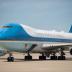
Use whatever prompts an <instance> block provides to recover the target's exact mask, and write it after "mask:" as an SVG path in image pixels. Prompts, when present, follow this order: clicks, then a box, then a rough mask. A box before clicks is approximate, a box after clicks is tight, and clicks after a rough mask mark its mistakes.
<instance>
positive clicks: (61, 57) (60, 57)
mask: <svg viewBox="0 0 72 72" xmlns="http://www.w3.org/2000/svg"><path fill="white" fill-rule="evenodd" d="M58 60H66V58H65V56H58Z"/></svg>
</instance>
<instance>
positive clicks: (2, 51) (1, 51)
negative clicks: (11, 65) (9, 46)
mask: <svg viewBox="0 0 72 72" xmlns="http://www.w3.org/2000/svg"><path fill="white" fill-rule="evenodd" d="M5 54H7V50H5V49H1V48H0V56H4V55H5Z"/></svg>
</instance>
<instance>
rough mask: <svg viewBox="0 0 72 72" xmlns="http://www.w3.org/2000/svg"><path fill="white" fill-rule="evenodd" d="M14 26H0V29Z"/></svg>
mask: <svg viewBox="0 0 72 72" xmlns="http://www.w3.org/2000/svg"><path fill="white" fill-rule="evenodd" d="M12 27H13V26H0V28H12Z"/></svg>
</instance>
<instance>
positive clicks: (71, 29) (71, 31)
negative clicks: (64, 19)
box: [69, 25, 72, 33]
mask: <svg viewBox="0 0 72 72" xmlns="http://www.w3.org/2000/svg"><path fill="white" fill-rule="evenodd" d="M69 32H70V33H72V25H71V27H70V30H69Z"/></svg>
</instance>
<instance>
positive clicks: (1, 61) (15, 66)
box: [0, 53, 72, 72]
mask: <svg viewBox="0 0 72 72" xmlns="http://www.w3.org/2000/svg"><path fill="white" fill-rule="evenodd" d="M31 55H32V56H33V60H32V61H24V60H23V54H20V53H18V54H16V53H15V54H14V57H15V62H7V60H6V58H7V57H8V55H5V56H2V57H0V72H72V56H71V55H69V54H68V53H67V54H66V57H67V60H62V61H61V60H59V61H58V60H56V61H55V60H43V61H39V60H38V56H39V54H31Z"/></svg>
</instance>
